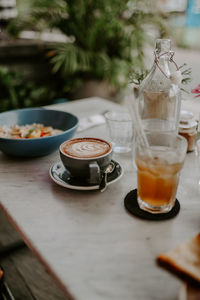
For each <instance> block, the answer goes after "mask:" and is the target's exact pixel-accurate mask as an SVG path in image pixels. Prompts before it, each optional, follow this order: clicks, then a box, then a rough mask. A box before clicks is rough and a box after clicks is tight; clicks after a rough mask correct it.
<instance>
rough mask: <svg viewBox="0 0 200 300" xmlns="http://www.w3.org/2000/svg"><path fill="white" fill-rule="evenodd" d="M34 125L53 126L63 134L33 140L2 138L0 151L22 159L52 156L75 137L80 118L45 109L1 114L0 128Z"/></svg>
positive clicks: (25, 109) (27, 109)
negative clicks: (63, 144) (62, 144)
mask: <svg viewBox="0 0 200 300" xmlns="http://www.w3.org/2000/svg"><path fill="white" fill-rule="evenodd" d="M33 123H40V124H43V125H45V126H52V127H53V128H55V129H61V130H63V132H62V133H60V134H57V135H54V136H47V137H41V138H33V139H11V138H0V150H1V151H2V152H4V153H6V154H9V155H14V156H21V157H35V156H43V155H47V154H50V153H52V152H54V151H56V150H57V149H58V148H59V146H60V144H61V143H62V142H64V141H66V140H68V139H70V138H71V137H73V135H74V133H75V131H76V129H77V127H78V118H77V117H76V116H74V115H73V114H71V113H68V112H64V111H58V110H51V109H44V108H24V109H17V110H11V111H7V112H4V113H0V126H3V125H8V126H12V125H15V124H17V125H26V124H33Z"/></svg>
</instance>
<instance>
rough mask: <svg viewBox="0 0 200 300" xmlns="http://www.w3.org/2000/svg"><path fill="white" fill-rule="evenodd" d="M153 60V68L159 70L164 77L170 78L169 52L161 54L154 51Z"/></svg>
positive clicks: (170, 55)
mask: <svg viewBox="0 0 200 300" xmlns="http://www.w3.org/2000/svg"><path fill="white" fill-rule="evenodd" d="M154 55H155V59H154V67H155V69H159V70H160V72H161V73H162V74H163V75H164V76H165V77H167V78H168V77H169V76H170V73H171V72H170V59H171V57H172V54H171V53H170V52H163V53H158V52H157V51H155V53H154Z"/></svg>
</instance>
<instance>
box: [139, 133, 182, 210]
mask: <svg viewBox="0 0 200 300" xmlns="http://www.w3.org/2000/svg"><path fill="white" fill-rule="evenodd" d="M146 136H147V140H148V143H149V145H147V146H145V145H144V144H143V143H141V141H140V140H139V139H138V138H136V149H135V159H136V165H137V178H138V183H137V188H138V190H137V192H138V205H139V206H140V208H141V209H143V210H146V211H148V212H151V213H167V212H169V211H170V210H171V209H172V207H173V206H174V204H175V200H176V192H177V187H178V182H179V174H180V170H181V169H182V167H183V163H184V159H185V154H186V151H187V141H186V139H185V138H184V137H182V136H180V135H176V134H172V133H163V132H151V133H147V134H146Z"/></svg>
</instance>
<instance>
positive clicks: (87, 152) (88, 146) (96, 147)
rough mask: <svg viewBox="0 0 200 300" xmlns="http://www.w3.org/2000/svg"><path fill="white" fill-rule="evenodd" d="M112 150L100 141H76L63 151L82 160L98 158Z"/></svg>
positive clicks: (66, 145)
mask: <svg viewBox="0 0 200 300" xmlns="http://www.w3.org/2000/svg"><path fill="white" fill-rule="evenodd" d="M110 149H111V147H110V145H109V144H108V143H106V142H104V141H102V140H98V139H86V138H85V139H84V138H83V139H74V140H72V141H70V142H67V143H66V144H65V145H64V146H63V151H64V152H65V153H66V154H68V155H70V156H75V157H80V158H90V157H98V156H101V155H104V154H106V153H107V152H109V151H110Z"/></svg>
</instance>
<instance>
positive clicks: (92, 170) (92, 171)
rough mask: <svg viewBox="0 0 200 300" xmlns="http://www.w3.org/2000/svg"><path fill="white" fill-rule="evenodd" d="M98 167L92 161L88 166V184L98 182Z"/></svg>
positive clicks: (99, 172)
mask: <svg viewBox="0 0 200 300" xmlns="http://www.w3.org/2000/svg"><path fill="white" fill-rule="evenodd" d="M100 174H101V171H100V167H99V165H98V163H97V162H96V161H93V162H91V163H90V164H89V175H90V178H89V183H90V184H96V183H98V182H99V181H100Z"/></svg>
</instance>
